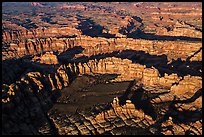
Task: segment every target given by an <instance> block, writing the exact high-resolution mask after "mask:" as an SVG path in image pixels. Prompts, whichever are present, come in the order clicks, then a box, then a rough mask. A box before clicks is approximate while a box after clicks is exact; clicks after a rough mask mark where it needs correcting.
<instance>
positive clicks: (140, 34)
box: [127, 29, 202, 42]
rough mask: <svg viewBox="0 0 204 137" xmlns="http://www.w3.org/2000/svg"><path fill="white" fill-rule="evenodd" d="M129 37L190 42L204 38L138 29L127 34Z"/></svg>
mask: <svg viewBox="0 0 204 137" xmlns="http://www.w3.org/2000/svg"><path fill="white" fill-rule="evenodd" d="M127 37H128V38H134V39H145V40H158V41H177V40H183V41H190V42H201V41H202V38H193V37H187V36H160V35H155V34H151V33H145V32H144V31H142V30H140V29H137V30H136V31H134V32H132V33H129V34H127Z"/></svg>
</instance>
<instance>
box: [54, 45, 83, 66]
mask: <svg viewBox="0 0 204 137" xmlns="http://www.w3.org/2000/svg"><path fill="white" fill-rule="evenodd" d="M83 50H84V48H83V47H81V46H74V47H73V48H69V49H67V50H66V51H64V52H62V53H60V54H59V55H57V58H58V61H59V63H61V64H67V63H69V62H72V59H73V58H74V56H75V54H79V53H82V51H83Z"/></svg>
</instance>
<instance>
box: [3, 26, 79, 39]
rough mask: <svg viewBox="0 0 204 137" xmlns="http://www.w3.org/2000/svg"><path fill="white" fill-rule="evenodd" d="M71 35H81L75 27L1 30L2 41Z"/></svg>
mask: <svg viewBox="0 0 204 137" xmlns="http://www.w3.org/2000/svg"><path fill="white" fill-rule="evenodd" d="M73 35H81V32H80V31H79V30H77V29H75V28H70V27H61V28H37V29H32V30H28V29H22V30H10V31H6V32H3V34H2V40H3V41H15V40H17V41H24V39H35V38H46V37H66V36H73Z"/></svg>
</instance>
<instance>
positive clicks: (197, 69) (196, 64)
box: [73, 50, 202, 77]
mask: <svg viewBox="0 0 204 137" xmlns="http://www.w3.org/2000/svg"><path fill="white" fill-rule="evenodd" d="M107 57H117V58H121V59H129V60H131V61H132V62H133V63H138V64H141V65H146V67H147V68H151V67H152V66H153V67H155V68H156V69H157V70H158V71H159V73H160V75H161V76H162V77H163V76H164V74H165V73H167V74H168V75H170V74H173V73H176V74H177V75H178V76H186V75H191V76H201V75H202V71H201V70H202V61H182V60H181V59H180V58H178V59H177V60H172V62H171V63H169V64H168V60H167V56H166V55H164V54H163V55H150V54H149V53H145V52H144V51H135V50H123V51H121V52H120V51H113V52H112V53H105V54H98V55H92V56H90V57H87V56H82V57H79V58H76V59H74V60H73V61H74V62H81V63H86V62H88V61H89V60H95V59H96V60H98V61H99V60H100V59H105V58H107Z"/></svg>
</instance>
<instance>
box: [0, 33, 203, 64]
mask: <svg viewBox="0 0 204 137" xmlns="http://www.w3.org/2000/svg"><path fill="white" fill-rule="evenodd" d="M75 46H81V47H83V48H85V50H84V51H83V52H82V54H84V55H85V56H91V55H97V54H103V53H111V52H113V51H121V50H135V51H144V52H146V53H149V54H151V55H162V54H165V55H166V56H167V58H168V60H169V61H171V60H172V59H174V60H176V59H178V58H181V59H182V60H186V59H187V58H188V57H189V56H191V55H194V53H195V52H197V51H198V53H197V54H195V56H193V58H191V61H201V60H202V56H201V55H202V54H201V53H202V50H200V49H201V47H202V43H201V42H198V43H194V42H170V41H163V42H161V41H157V42H155V41H151V40H142V39H137V40H135V39H131V38H118V39H105V38H91V37H87V36H82V37H79V38H46V39H36V40H31V39H28V41H24V42H20V43H17V44H15V43H11V44H10V46H9V49H8V51H4V50H3V51H2V54H3V55H4V56H5V57H3V60H4V59H6V58H14V57H16V55H18V56H20V57H22V56H24V55H34V54H37V53H42V52H45V51H58V52H59V53H61V52H63V51H66V50H67V49H69V48H73V47H75ZM9 51H13V52H12V53H11V52H9Z"/></svg>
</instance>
